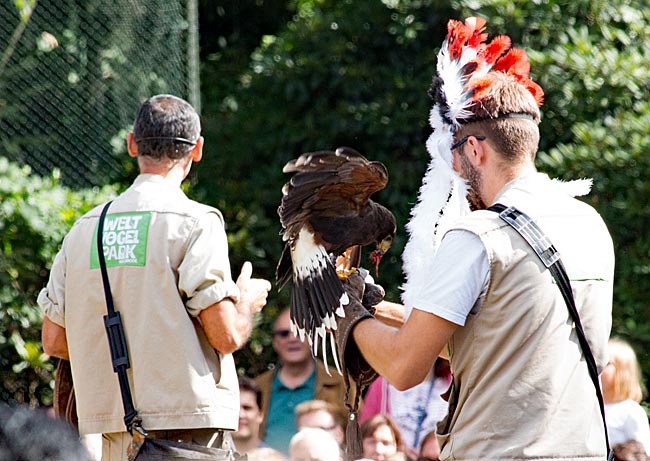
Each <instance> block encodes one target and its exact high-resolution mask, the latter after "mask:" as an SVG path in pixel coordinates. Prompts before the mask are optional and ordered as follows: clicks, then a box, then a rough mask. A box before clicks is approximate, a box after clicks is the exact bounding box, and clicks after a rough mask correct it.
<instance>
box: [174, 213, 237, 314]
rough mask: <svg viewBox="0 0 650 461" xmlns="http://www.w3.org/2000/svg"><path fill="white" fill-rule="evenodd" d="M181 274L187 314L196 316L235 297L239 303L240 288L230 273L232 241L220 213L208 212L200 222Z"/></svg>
mask: <svg viewBox="0 0 650 461" xmlns="http://www.w3.org/2000/svg"><path fill="white" fill-rule="evenodd" d="M178 273H179V281H178V288H179V290H180V292H181V294H182V295H183V296H185V298H186V299H187V302H186V307H187V311H188V312H189V314H190V315H192V316H197V315H198V314H199V312H201V311H202V310H203V309H205V308H207V307H210V306H211V305H212V304H214V303H217V302H219V301H221V300H223V299H226V298H231V299H232V300H233V302H235V303H236V302H237V301H238V300H239V288H238V287H237V285H236V284H235V282H234V281H233V280H232V275H231V273H230V260H229V259H228V239H227V236H226V231H225V229H224V226H223V218H222V217H221V215H220V214H219V213H217V212H211V213H206V214H205V215H204V216H203V217H201V218H200V219H198V220H197V223H196V225H195V228H194V230H193V232H192V237H191V239H190V242H189V245H188V248H187V252H186V254H185V258H184V259H183V261H182V263H181V265H180V266H179V269H178Z"/></svg>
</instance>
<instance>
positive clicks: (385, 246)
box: [377, 237, 393, 256]
mask: <svg viewBox="0 0 650 461" xmlns="http://www.w3.org/2000/svg"><path fill="white" fill-rule="evenodd" d="M392 244H393V239H392V238H391V237H388V238H385V239H384V240H382V241H381V242H379V245H377V250H378V251H379V253H380V254H381V255H382V256H383V255H384V254H386V252H387V251H388V250H389V249H390V247H391V245H392Z"/></svg>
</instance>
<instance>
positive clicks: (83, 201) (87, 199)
mask: <svg viewBox="0 0 650 461" xmlns="http://www.w3.org/2000/svg"><path fill="white" fill-rule="evenodd" d="M111 193H112V188H111V187H105V188H103V189H89V190H82V191H72V190H70V189H67V188H64V187H61V186H59V185H58V172H54V173H53V174H52V176H51V177H49V178H41V177H39V176H37V175H33V174H31V170H30V169H29V168H28V167H18V166H17V165H15V164H13V163H10V162H8V161H7V160H6V159H5V158H2V157H0V247H2V253H1V254H0V331H2V332H3V333H2V336H0V370H1V373H2V387H1V388H0V401H9V402H18V403H29V404H30V405H32V406H36V405H38V404H40V405H49V404H51V402H52V383H51V381H52V372H53V368H54V367H53V363H52V361H50V359H49V357H47V356H46V355H44V354H43V350H42V347H41V340H40V331H41V321H42V317H41V312H40V309H39V308H38V306H37V305H36V298H37V296H38V293H39V291H40V290H41V288H42V287H43V286H44V285H45V283H46V282H47V278H48V268H49V265H50V263H51V261H52V260H53V258H54V255H55V254H56V252H57V251H58V248H59V246H60V244H61V242H62V240H63V237H64V235H65V233H66V232H67V230H68V229H69V228H70V226H71V225H72V223H73V222H74V221H75V219H76V218H78V217H79V216H81V214H83V213H85V212H86V211H88V210H89V209H90V208H91V207H92V206H94V205H96V204H97V203H99V202H101V201H103V200H104V199H106V198H107V197H108V196H109V195H110V194H111Z"/></svg>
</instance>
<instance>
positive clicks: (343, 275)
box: [336, 267, 357, 281]
mask: <svg viewBox="0 0 650 461" xmlns="http://www.w3.org/2000/svg"><path fill="white" fill-rule="evenodd" d="M355 272H357V268H356V267H353V268H351V269H338V270H337V271H336V275H338V277H339V280H341V281H342V280H345V279H347V278H348V277H349V276H351V275H352V274H354V273H355Z"/></svg>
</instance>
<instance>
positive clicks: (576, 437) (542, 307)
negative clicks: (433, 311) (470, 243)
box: [439, 175, 614, 461]
mask: <svg viewBox="0 0 650 461" xmlns="http://www.w3.org/2000/svg"><path fill="white" fill-rule="evenodd" d="M496 202H498V203H502V204H504V205H506V206H510V205H513V206H516V207H517V208H519V209H520V210H521V211H523V212H524V213H526V214H528V215H529V216H530V217H531V218H533V219H534V220H535V221H536V222H537V224H538V225H539V226H540V227H541V228H542V230H543V231H544V232H545V233H546V235H547V236H548V237H549V239H550V240H551V242H553V244H554V245H555V247H556V248H557V249H558V251H559V252H560V255H561V258H562V261H563V262H564V265H565V267H566V270H567V273H568V275H569V277H570V279H571V284H572V288H573V294H574V298H575V301H576V305H577V308H578V311H579V313H580V316H581V321H582V324H583V326H584V330H585V333H586V335H587V338H588V341H589V343H590V345H591V348H592V351H593V354H594V357H595V359H596V363H597V365H598V367H599V370H602V368H603V367H604V366H605V364H606V363H607V358H606V346H607V338H608V336H609V332H610V328H611V309H612V287H613V271H614V253H613V245H612V241H611V238H610V236H609V233H608V231H607V229H606V227H605V225H604V223H603V221H602V219H601V218H600V216H599V215H598V214H597V213H596V212H595V211H594V210H593V209H592V208H591V207H589V206H588V205H586V204H584V203H582V202H580V201H578V200H575V199H573V198H571V197H569V196H567V195H564V194H563V193H561V192H560V191H559V190H557V189H556V188H555V187H554V186H553V184H552V183H551V182H550V181H549V180H548V178H546V177H545V176H544V175H532V176H530V177H525V178H520V179H519V180H516V181H514V182H512V183H510V184H508V185H507V186H506V187H505V188H504V189H503V190H502V191H501V192H500V193H499V195H498V196H497V198H496V200H495V203H496ZM454 228H455V229H463V230H467V231H470V232H472V233H474V234H475V235H477V236H478V237H479V238H480V239H481V241H482V242H483V244H484V245H485V248H486V250H487V255H488V259H489V262H490V279H489V282H488V288H487V292H486V295H485V299H484V302H483V304H482V305H481V308H480V309H479V310H478V311H477V312H473V313H470V315H469V316H468V318H467V322H466V324H465V325H464V326H462V327H459V328H458V329H457V330H456V332H455V333H454V335H453V336H452V338H451V341H450V348H451V365H452V372H453V374H454V391H453V392H452V396H451V399H450V415H449V416H448V419H447V420H446V421H443V423H442V424H441V425H440V426H439V434H440V441H441V447H442V454H441V457H440V459H445V460H446V459H457V460H510V461H512V460H531V459H535V460H538V461H543V460H551V459H552V460H555V461H560V460H562V461H568V460H571V461H578V460H581V461H586V460H593V461H595V460H603V459H605V436H604V429H603V422H602V419H601V415H600V410H599V407H598V401H597V399H596V392H595V389H594V385H593V383H592V381H591V379H590V377H589V373H588V370H587V366H586V362H585V360H584V357H583V353H582V350H581V348H580V346H579V344H578V339H577V336H576V332H575V328H574V327H573V322H572V321H571V319H570V315H569V311H568V308H567V306H566V304H565V302H564V299H563V298H562V296H561V293H560V290H559V288H558V287H557V285H556V284H555V282H554V281H553V278H552V276H551V274H550V272H549V271H548V270H546V269H545V268H544V266H543V265H542V263H541V261H540V260H539V259H538V257H537V256H536V255H535V253H534V252H533V250H532V249H531V248H530V247H529V245H528V244H527V243H526V242H525V241H524V240H523V239H522V238H521V237H520V236H519V234H517V233H516V231H515V230H513V229H512V228H510V226H508V225H507V224H506V223H504V222H503V221H501V220H500V219H499V218H498V215H497V214H496V213H493V212H489V211H479V212H474V213H471V215H469V216H468V217H465V218H462V219H461V220H459V222H458V223H457V225H456V226H455V227H454Z"/></svg>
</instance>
